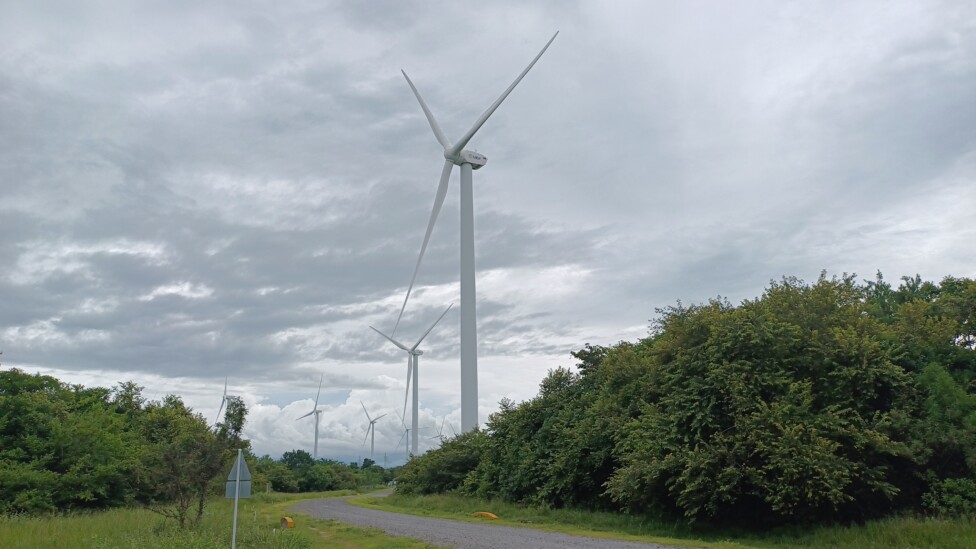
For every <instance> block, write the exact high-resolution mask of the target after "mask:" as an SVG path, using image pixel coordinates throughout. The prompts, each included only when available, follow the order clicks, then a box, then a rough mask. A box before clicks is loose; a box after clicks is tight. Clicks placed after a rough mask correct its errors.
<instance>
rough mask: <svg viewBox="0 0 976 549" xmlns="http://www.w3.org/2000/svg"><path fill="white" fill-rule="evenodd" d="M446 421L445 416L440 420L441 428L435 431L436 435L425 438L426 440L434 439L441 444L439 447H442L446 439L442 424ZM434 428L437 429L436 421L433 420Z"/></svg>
mask: <svg viewBox="0 0 976 549" xmlns="http://www.w3.org/2000/svg"><path fill="white" fill-rule="evenodd" d="M446 421H447V416H444V419H442V420H441V426H440V428H439V429H437V434H436V435H434V436H430V437H427V438H429V439H435V438H436V439H437V440H439V441H440V442H441V445H442V446H443V445H444V439H445V438H447V436H446V435H445V434H444V422H446ZM434 427H437V420H434Z"/></svg>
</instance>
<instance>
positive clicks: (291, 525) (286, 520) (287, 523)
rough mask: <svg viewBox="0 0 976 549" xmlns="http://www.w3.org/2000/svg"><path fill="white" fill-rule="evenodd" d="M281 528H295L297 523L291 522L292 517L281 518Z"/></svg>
mask: <svg viewBox="0 0 976 549" xmlns="http://www.w3.org/2000/svg"><path fill="white" fill-rule="evenodd" d="M281 527H282V528H294V527H295V521H293V520H291V517H281Z"/></svg>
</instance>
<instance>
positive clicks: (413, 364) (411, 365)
mask: <svg viewBox="0 0 976 549" xmlns="http://www.w3.org/2000/svg"><path fill="white" fill-rule="evenodd" d="M453 306H454V304H453V303H451V304H450V305H448V306H447V308H446V309H444V312H443V313H441V316H439V317H437V320H435V321H434V323H433V324H431V325H430V328H427V331H426V332H424V335H422V336H420V339H418V340H417V342H416V343H414V344H413V347H407V346H406V345H404V344H403V343H400V342H399V341H397V340H395V339H393V338H392V337H390V336H388V335H386V334H384V333H383V332H381V331H379V330H377V329H376V328H373V327H372V326H370V329H371V330H373V331H374V332H376V333H378V334H380V335H381V336H383V337H385V338H386V339H388V340H390V342H391V343H393V344H394V345H396V346H397V347H399V348H400V349H402V350H404V351H406V352H407V390H406V391H405V392H404V393H403V413H404V414H406V413H407V395H409V394H410V374H411V372H413V407H412V408H411V413H412V414H413V416H412V418H411V419H410V427H411V428H412V429H413V437H411V439H410V449H411V451H412V452H413V453H414V454H415V455H416V453H417V421H418V420H417V418H418V417H419V416H420V404H419V403H420V392H419V389H418V387H419V386H420V374H418V373H417V370H418V368H417V367H418V366H419V365H420V355H422V354H424V352H423V351H420V350H418V349H417V347H419V346H420V344H421V343H422V342H423V341H424V338H426V337H427V334H429V333H430V331H431V330H433V329H434V326H437V323H438V322H440V321H441V319H442V318H444V315H446V314H447V312H448V311H450V310H451V307H453ZM400 421H403V419H402V417H401V419H400ZM404 426H406V425H404Z"/></svg>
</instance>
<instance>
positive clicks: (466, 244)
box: [393, 32, 559, 432]
mask: <svg viewBox="0 0 976 549" xmlns="http://www.w3.org/2000/svg"><path fill="white" fill-rule="evenodd" d="M558 34H559V33H558V32H557V33H556V34H554V35H552V38H550V39H549V42H547V43H546V45H545V47H543V48H542V51H540V52H539V54H538V55H536V56H535V59H533V60H532V62H531V63H529V66H528V67H526V68H525V70H524V71H522V74H520V75H519V76H518V78H516V79H515V82H512V85H511V86H509V87H508V89H507V90H505V92H504V93H503V94H502V95H501V96H500V97H499V98H498V99H496V100H495V102H494V103H492V104H491V106H489V107H488V110H486V111H485V112H484V113H482V115H481V116H480V117H478V120H476V121H475V123H474V125H473V126H471V129H469V130H468V131H467V132H466V133H465V134H464V135H462V136H461V139H459V140H458V141H457V142H455V143H453V144H452V143H451V142H450V141H449V140H448V139H447V136H446V135H445V134H444V132H443V131H442V130H441V127H440V125H439V124H438V123H437V120H436V119H435V118H434V115H433V113H431V112H430V109H429V108H428V107H427V103H426V102H425V101H424V98H423V97H421V96H420V92H419V91H417V87H416V86H414V84H413V82H412V81H411V80H410V77H409V76H407V73H406V72H405V71H400V72H403V77H404V78H406V79H407V84H409V85H410V89H411V90H413V94H414V95H415V96H416V97H417V101H418V102H419V103H420V108H421V109H423V111H424V115H425V116H426V117H427V122H428V123H429V124H430V129H431V130H433V132H434V137H435V138H437V142H438V143H440V145H441V147H443V148H444V167H443V169H442V170H441V180H440V184H439V185H438V186H437V192H436V194H435V195H434V207H433V208H432V209H431V211H430V219H429V220H428V221H427V232H426V233H425V234H424V240H423V244H421V246H420V255H419V256H418V257H417V265H416V266H415V267H414V270H413V277H412V278H411V279H410V285H409V286H407V295H406V296H405V297H404V298H403V306H402V307H401V308H400V314H399V315H398V316H397V321H396V325H395V326H394V328H393V334H394V335H396V329H397V327H399V325H400V319H401V318H402V317H403V311H404V309H406V307H407V300H408V299H410V292H411V291H412V290H413V285H414V282H415V281H416V280H417V271H419V270H420V262H421V261H422V260H423V258H424V252H425V251H426V250H427V243H428V242H429V241H430V233H431V231H433V230H434V223H435V222H436V221H437V215H438V213H440V211H441V205H442V204H443V203H444V197H445V195H447V184H448V180H449V179H450V177H451V171H452V170H453V169H454V165H455V164H456V165H458V166H461V431H462V432H468V431H471V430H472V429H475V428H477V427H478V328H477V319H476V316H475V277H474V199H473V193H474V190H473V183H472V170H477V169H479V168H481V167H482V166H484V165H485V163H486V162H487V161H488V159H487V158H485V156H484V155H482V154H480V153H477V152H474V151H469V150H466V149H465V148H464V147H465V146H467V144H468V141H470V140H471V138H472V137H474V135H475V134H476V133H477V132H478V130H480V129H481V126H482V125H484V123H485V122H486V121H487V120H488V118H489V117H490V116H491V115H492V114H493V113H494V112H495V109H497V108H498V106H499V105H501V104H502V101H504V100H505V98H506V97H508V94H510V93H511V92H512V90H514V89H515V86H517V85H518V83H519V82H521V81H522V78H524V77H525V75H526V74H528V72H529V70H530V69H532V67H533V66H534V65H535V63H536V61H538V60H539V58H540V57H542V54H544V53H545V52H546V50H547V49H548V48H549V45H550V44H552V41H553V40H555V39H556V36H557V35H558Z"/></svg>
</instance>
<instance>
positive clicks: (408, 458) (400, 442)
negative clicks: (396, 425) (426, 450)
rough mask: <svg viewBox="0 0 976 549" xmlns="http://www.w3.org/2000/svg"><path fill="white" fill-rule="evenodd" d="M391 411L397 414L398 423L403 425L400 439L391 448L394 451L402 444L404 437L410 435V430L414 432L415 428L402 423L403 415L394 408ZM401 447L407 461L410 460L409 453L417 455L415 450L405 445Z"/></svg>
mask: <svg viewBox="0 0 976 549" xmlns="http://www.w3.org/2000/svg"><path fill="white" fill-rule="evenodd" d="M393 413H395V414H396V415H397V417H399V418H400V425H403V434H402V435H400V440H399V441H397V445H396V448H394V449H393V450H394V451H396V450H397V449H398V448H400V445H401V444H403V441H404V439H407V438H408V437H409V436H410V432H411V431H413V432H414V434H416V432H417V429H416V428H414V429H411V428H410V427H407V424H406V423H404V421H403V416H401V415H400V413H399V412H397V411H396V410H394V411H393ZM403 448H404V450H405V451H406V453H407V461H410V454H413V455H417V452H416V451H414V452H411V451H410V448H409V447H407V445H404V446H403Z"/></svg>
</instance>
